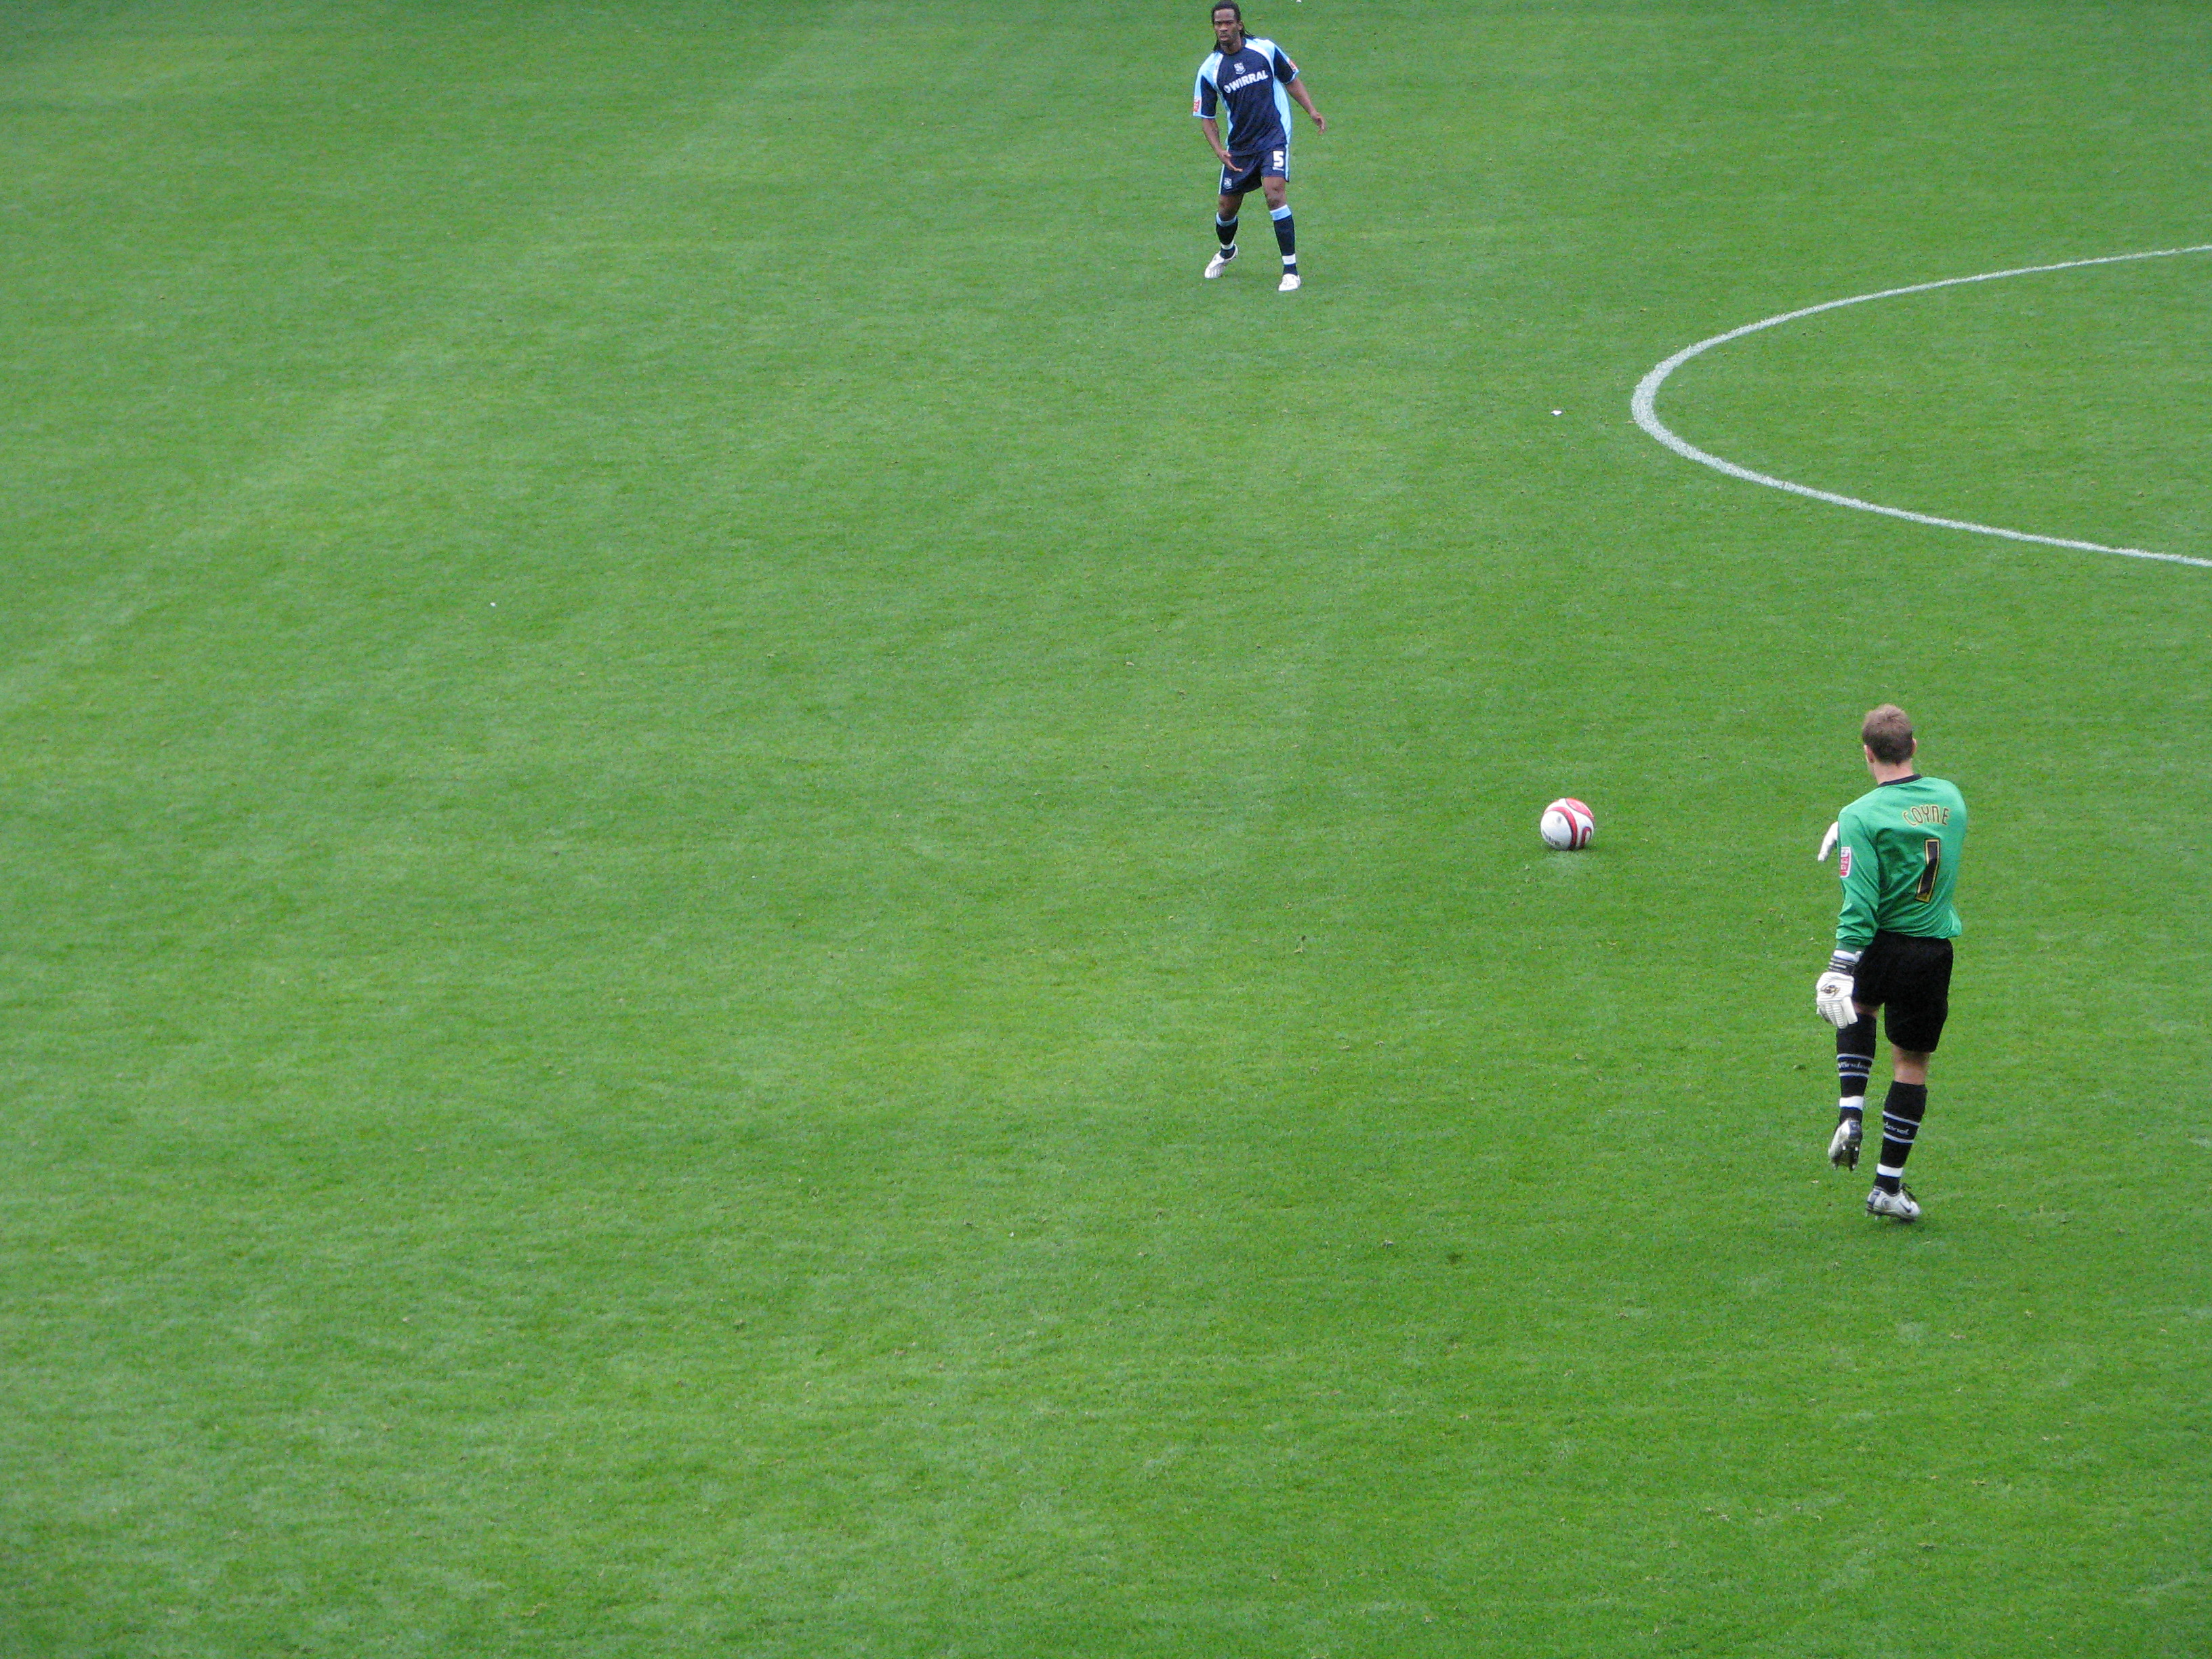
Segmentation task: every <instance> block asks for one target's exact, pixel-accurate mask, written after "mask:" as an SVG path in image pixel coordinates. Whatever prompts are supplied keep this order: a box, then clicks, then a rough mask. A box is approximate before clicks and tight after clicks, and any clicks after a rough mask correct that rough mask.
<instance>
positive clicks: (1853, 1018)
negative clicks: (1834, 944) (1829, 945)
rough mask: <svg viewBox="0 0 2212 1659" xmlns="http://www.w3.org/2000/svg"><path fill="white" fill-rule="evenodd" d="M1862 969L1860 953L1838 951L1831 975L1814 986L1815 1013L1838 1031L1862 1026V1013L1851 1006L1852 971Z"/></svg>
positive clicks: (1829, 970)
mask: <svg viewBox="0 0 2212 1659" xmlns="http://www.w3.org/2000/svg"><path fill="white" fill-rule="evenodd" d="M1858 965H1859V953H1858V952H1857V951H1837V952H1836V954H1835V955H1833V956H1832V957H1829V958H1828V971H1827V972H1826V973H1825V974H1823V975H1820V978H1819V979H1818V980H1816V981H1814V984H1813V1012H1815V1013H1817V1014H1818V1015H1820V1018H1822V1019H1825V1020H1826V1021H1827V1022H1828V1024H1831V1025H1832V1026H1834V1027H1835V1028H1836V1029H1837V1030H1838V1031H1841V1030H1846V1029H1847V1028H1849V1027H1850V1026H1852V1025H1856V1024H1858V1018H1859V1011H1858V1010H1857V1008H1856V1007H1854V1006H1852V1004H1851V993H1852V991H1853V990H1854V989H1855V988H1856V987H1855V985H1854V983H1853V981H1852V977H1851V970H1852V969H1855V968H1857V966H1858Z"/></svg>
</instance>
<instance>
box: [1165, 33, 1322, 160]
mask: <svg viewBox="0 0 2212 1659" xmlns="http://www.w3.org/2000/svg"><path fill="white" fill-rule="evenodd" d="M1297 78H1298V66H1297V64H1293V63H1292V62H1291V60H1290V58H1289V57H1288V55H1286V54H1285V52H1284V51H1283V49H1282V48H1281V47H1280V46H1277V45H1276V44H1275V43H1274V42H1273V40H1254V39H1250V38H1247V39H1246V40H1245V42H1244V45H1243V49H1242V50H1241V51H1237V52H1215V53H1214V54H1213V55H1212V57H1210V58H1207V59H1206V61H1205V62H1204V63H1203V64H1200V65H1199V66H1198V87H1197V89H1196V90H1195V92H1194V94H1192V97H1191V100H1190V112H1191V113H1192V114H1193V115H1212V114H1215V113H1217V112H1220V113H1224V114H1225V117H1226V118H1225V120H1224V121H1223V123H1222V126H1223V131H1222V135H1221V137H1222V141H1223V142H1224V143H1225V144H1226V145H1227V146H1228V148H1229V153H1230V154H1231V155H1258V154H1259V153H1260V151H1261V150H1263V149H1283V148H1285V146H1287V145H1288V144H1289V143H1290V142H1291V94H1289V93H1287V92H1285V91H1284V90H1283V88H1285V87H1286V86H1288V85H1289V84H1290V83H1291V82H1293V81H1295V80H1297Z"/></svg>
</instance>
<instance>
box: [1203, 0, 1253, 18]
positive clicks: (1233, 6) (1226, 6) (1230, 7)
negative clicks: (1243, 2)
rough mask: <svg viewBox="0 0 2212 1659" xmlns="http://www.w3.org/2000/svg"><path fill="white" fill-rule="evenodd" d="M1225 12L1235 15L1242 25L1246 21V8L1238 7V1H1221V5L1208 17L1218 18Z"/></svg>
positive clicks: (1211, 11) (1209, 13)
mask: <svg viewBox="0 0 2212 1659" xmlns="http://www.w3.org/2000/svg"><path fill="white" fill-rule="evenodd" d="M1223 12H1231V13H1234V14H1235V15H1236V18H1237V21H1238V22H1240V23H1241V22H1243V21H1244V8H1243V7H1242V6H1240V5H1238V4H1237V0H1221V3H1220V4H1219V5H1218V6H1215V7H1213V8H1212V9H1211V10H1209V11H1208V12H1207V13H1206V15H1207V16H1208V17H1209V18H1212V17H1218V16H1220V15H1221V14H1222V13H1223Z"/></svg>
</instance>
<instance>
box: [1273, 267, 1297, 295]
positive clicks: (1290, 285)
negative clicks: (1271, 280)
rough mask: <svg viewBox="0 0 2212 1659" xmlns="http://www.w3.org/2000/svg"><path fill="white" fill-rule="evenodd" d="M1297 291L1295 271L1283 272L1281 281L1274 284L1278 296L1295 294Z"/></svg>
mask: <svg viewBox="0 0 2212 1659" xmlns="http://www.w3.org/2000/svg"><path fill="white" fill-rule="evenodd" d="M1297 291H1298V273H1297V271H1295V270H1286V271H1285V272H1284V273H1283V280H1282V281H1281V282H1279V283H1276V284H1275V292H1276V293H1278V294H1296V293H1297Z"/></svg>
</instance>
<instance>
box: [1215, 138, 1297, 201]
mask: <svg viewBox="0 0 2212 1659" xmlns="http://www.w3.org/2000/svg"><path fill="white" fill-rule="evenodd" d="M1290 176H1291V147H1290V146H1289V145H1288V144H1278V145H1277V146H1275V148H1273V149H1255V150H1254V151H1253V152H1252V153H1251V154H1250V155H1237V152H1236V151H1234V150H1231V151H1230V153H1229V165H1228V166H1227V167H1224V168H1222V169H1221V193H1222V194H1223V195H1224V196H1242V195H1244V194H1245V193H1246V192H1247V191H1255V190H1257V189H1259V188H1260V180H1261V179H1282V180H1284V181H1285V183H1287V182H1288V181H1289V179H1290Z"/></svg>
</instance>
